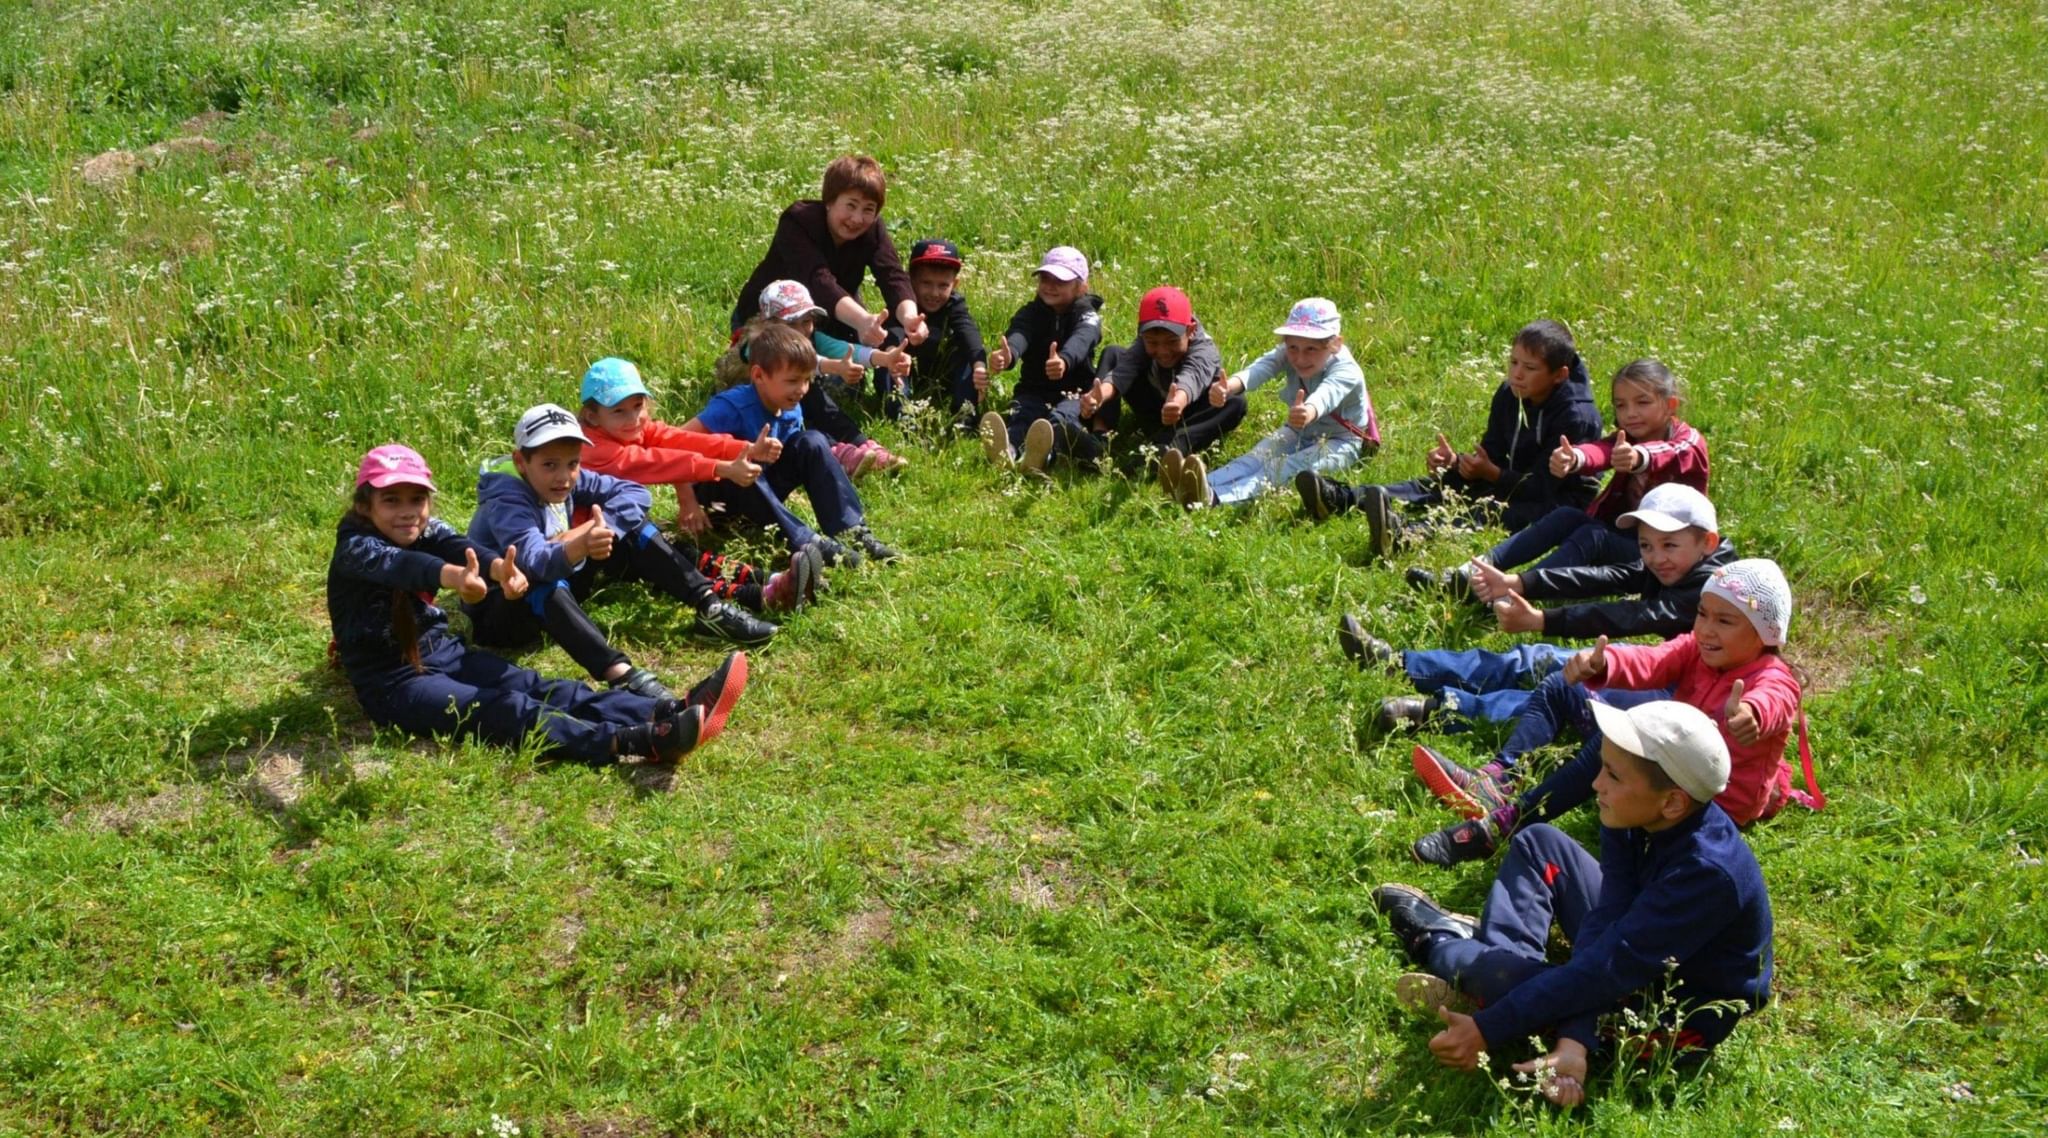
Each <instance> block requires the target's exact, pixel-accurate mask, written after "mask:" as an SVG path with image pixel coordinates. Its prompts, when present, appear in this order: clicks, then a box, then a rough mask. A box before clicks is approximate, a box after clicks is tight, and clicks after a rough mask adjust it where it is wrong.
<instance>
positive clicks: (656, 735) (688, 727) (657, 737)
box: [616, 707, 704, 763]
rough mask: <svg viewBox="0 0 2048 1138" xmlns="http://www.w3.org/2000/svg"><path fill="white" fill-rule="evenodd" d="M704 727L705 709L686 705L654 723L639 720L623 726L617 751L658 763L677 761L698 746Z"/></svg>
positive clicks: (618, 753) (620, 755) (622, 754)
mask: <svg viewBox="0 0 2048 1138" xmlns="http://www.w3.org/2000/svg"><path fill="white" fill-rule="evenodd" d="M703 729H704V709H703V708H701V707H685V708H683V709H682V710H681V711H678V712H675V713H674V714H671V715H666V716H663V717H662V718H660V719H657V720H655V721H654V722H652V723H636V724H634V725H633V726H631V727H622V728H620V729H619V734H618V744H617V751H616V754H617V756H618V757H619V758H625V757H627V756H628V755H638V756H640V757H642V758H648V759H652V760H654V761H655V762H657V763H673V762H675V761H676V760H677V759H680V758H682V757H683V756H684V755H687V754H689V753H690V752H691V751H693V750H696V748H697V737H698V734H699V733H700V732H701V731H702V730H703Z"/></svg>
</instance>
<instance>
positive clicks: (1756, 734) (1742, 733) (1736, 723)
mask: <svg viewBox="0 0 2048 1138" xmlns="http://www.w3.org/2000/svg"><path fill="white" fill-rule="evenodd" d="M1721 722H1722V724H1723V725H1724V726H1726V727H1727V729H1728V737H1729V738H1730V739H1733V740H1735V741H1736V742H1737V743H1740V744H1742V745H1743V746H1745V747H1747V746H1750V745H1751V744H1753V743H1755V742H1756V741H1757V740H1758V739H1761V738H1763V736H1764V731H1763V724H1761V723H1759V722H1757V718H1756V709H1755V708H1753V707H1751V706H1749V705H1748V704H1747V703H1744V702H1743V701H1742V681H1741V680H1737V681H1735V686H1734V687H1733V688H1731V689H1729V692H1728V702H1727V703H1725V704H1723V705H1722V706H1721Z"/></svg>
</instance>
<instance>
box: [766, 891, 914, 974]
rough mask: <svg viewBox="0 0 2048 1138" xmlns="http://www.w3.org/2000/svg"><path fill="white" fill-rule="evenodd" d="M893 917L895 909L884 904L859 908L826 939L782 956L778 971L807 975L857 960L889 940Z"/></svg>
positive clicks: (891, 936) (891, 932)
mask: <svg viewBox="0 0 2048 1138" xmlns="http://www.w3.org/2000/svg"><path fill="white" fill-rule="evenodd" d="M895 919H896V913H895V910H893V909H890V908H889V907H888V906H886V905H876V906H873V907H871V908H867V909H862V910H861V911H860V912H858V913H855V914H854V915H853V916H851V917H848V918H847V919H846V923H845V924H844V925H841V926H840V927H839V932H838V933H837V934H836V935H834V936H833V937H832V938H831V939H830V940H828V941H826V942H825V943H823V944H821V945H818V946H817V947H815V948H812V949H810V950H808V951H803V952H796V953H792V954H791V955H789V956H787V957H785V958H783V961H782V968H781V971H782V972H783V973H784V974H785V975H787V976H810V975H815V974H817V973H819V972H826V971H830V970H832V969H835V968H844V967H846V966H847V965H849V964H855V963H858V962H859V961H861V960H863V959H865V958H866V957H867V955H868V954H869V953H871V952H873V951H874V950H875V948H876V946H877V945H885V944H888V943H889V941H890V940H891V939H892V938H893V937H894V935H895V931H894V929H893V927H892V925H893V922H894V921H895Z"/></svg>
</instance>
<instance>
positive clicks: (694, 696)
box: [688, 652, 747, 746]
mask: <svg viewBox="0 0 2048 1138" xmlns="http://www.w3.org/2000/svg"><path fill="white" fill-rule="evenodd" d="M745 690H747V654H746V653H745V652H732V653H729V654H727V656H726V657H725V660H724V661H723V662H722V663H720V664H719V665H718V667H717V668H715V669H713V670H712V672H711V674H710V675H708V676H705V677H704V678H703V679H701V680H698V681H697V684H696V686H695V687H692V688H691V689H690V695H689V703H688V706H690V707H695V708H700V709H702V710H703V712H704V726H703V729H702V731H700V732H699V734H698V736H697V742H698V745H699V746H701V745H703V744H705V743H709V742H710V741H711V740H713V739H716V738H717V737H718V733H719V732H721V731H723V730H725V721H726V720H727V719H729V718H731V717H732V709H733V705H734V704H737V703H738V702H739V701H740V693H741V692H743V691H745Z"/></svg>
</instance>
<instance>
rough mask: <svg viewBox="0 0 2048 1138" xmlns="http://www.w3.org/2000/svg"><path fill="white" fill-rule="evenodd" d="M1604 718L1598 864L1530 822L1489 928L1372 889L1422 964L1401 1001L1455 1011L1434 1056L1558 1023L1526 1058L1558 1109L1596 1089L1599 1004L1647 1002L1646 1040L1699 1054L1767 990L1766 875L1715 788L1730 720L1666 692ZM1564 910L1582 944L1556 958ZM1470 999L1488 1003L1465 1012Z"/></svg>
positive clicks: (1565, 924) (1408, 890)
mask: <svg viewBox="0 0 2048 1138" xmlns="http://www.w3.org/2000/svg"><path fill="white" fill-rule="evenodd" d="M1593 714H1594V716H1595V718H1596V719H1598V721H1599V724H1600V729H1601V731H1602V733H1603V735H1604V740H1603V742H1602V744H1601V756H1600V759H1601V769H1600V774H1599V776H1598V778H1597V779H1596V780H1595V781H1594V784H1593V787H1594V794H1595V796H1596V798H1597V800H1598V802H1599V805H1600V826H1601V829H1600V857H1599V860H1598V861H1595V860H1594V858H1593V857H1592V855H1590V854H1588V853H1587V852H1586V851H1585V850H1584V849H1581V848H1580V847H1579V845H1578V843H1576V842H1574V841H1572V840H1571V839H1570V838H1568V837H1566V836H1565V835H1564V833H1563V832H1562V831H1559V830H1557V829H1555V828H1554V827H1551V826H1549V825H1543V824H1538V825H1535V826H1530V827H1528V828H1526V829H1523V830H1519V831H1517V832H1516V834H1515V836H1514V839H1513V840H1512V842H1511V844H1510V849H1509V853H1508V856H1507V857H1506V859H1504V860H1503V861H1502V863H1501V867H1500V873H1499V874H1498V875H1497V876H1496V877H1495V878H1494V881H1493V885H1492V887H1491V888H1490V889H1489V890H1488V891H1487V897H1486V907H1485V909H1484V910H1482V911H1481V914H1480V917H1479V921H1478V924H1477V927H1476V928H1475V927H1473V925H1472V924H1471V923H1470V922H1469V919H1467V918H1462V917H1458V916H1456V915H1454V914H1451V913H1446V912H1445V911H1444V910H1442V909H1441V908H1439V907H1438V906H1437V905H1436V903H1435V902H1433V901H1431V900H1430V899H1429V897H1428V895H1426V894H1424V893H1423V892H1422V891H1421V890H1419V889H1416V888H1414V887H1412V886H1407V885H1382V886H1380V887H1379V888H1378V889H1377V890H1375V891H1374V893H1373V903H1374V904H1375V905H1376V906H1377V907H1378V908H1379V909H1380V911H1381V912H1384V913H1385V914H1387V920H1388V923H1389V924H1390V925H1391V926H1392V928H1393V931H1394V935H1395V937H1396V938H1398V939H1399V940H1400V941H1401V945H1402V947H1403V948H1405V949H1406V950H1407V952H1408V955H1409V958H1410V959H1412V960H1414V961H1415V962H1416V963H1417V964H1419V965H1421V966H1422V967H1423V968H1424V969H1425V970H1426V971H1424V972H1421V973H1411V974H1409V975H1406V976H1403V977H1402V978H1401V980H1400V982H1399V984H1398V985H1397V987H1396V998H1397V999H1399V1000H1400V1001H1401V1002H1402V1003H1404V1004H1406V1005H1408V1006H1409V1007H1410V1008H1412V1009H1414V1010H1417V1011H1421V1012H1423V1013H1425V1014H1429V1013H1434V1014H1435V1015H1436V1016H1437V1017H1438V1018H1439V1019H1441V1020H1442V1021H1443V1024H1444V1027H1443V1030H1441V1031H1439V1032H1437V1033H1436V1035H1435V1036H1433V1037H1432V1038H1431V1039H1430V1041H1429V1049H1430V1051H1431V1052H1432V1053H1433V1054H1434V1055H1435V1056H1436V1058H1437V1061H1438V1062H1440V1063H1442V1064H1443V1065H1445V1066H1447V1067H1452V1068H1455V1069H1458V1070H1465V1071H1469V1070H1474V1069H1476V1068H1477V1067H1478V1065H1479V1056H1480V1054H1481V1053H1491V1054H1500V1053H1501V1051H1502V1049H1504V1048H1506V1047H1510V1046H1514V1045H1516V1044H1517V1043H1519V1042H1520V1041H1521V1040H1524V1039H1527V1038H1529V1037H1530V1036H1532V1035H1537V1034H1539V1033H1540V1034H1544V1035H1548V1036H1550V1037H1553V1038H1554V1039H1555V1041H1556V1042H1555V1043H1554V1044H1553V1045H1552V1048H1551V1050H1550V1052H1549V1053H1548V1054H1546V1055H1543V1056H1541V1057H1540V1058H1537V1059H1533V1060H1530V1061H1528V1062H1526V1063H1520V1064H1517V1065H1516V1067H1515V1069H1516V1070H1518V1071H1522V1072H1525V1073H1531V1074H1537V1075H1539V1076H1541V1077H1543V1086H1544V1088H1545V1094H1547V1095H1548V1096H1549V1097H1550V1099H1551V1101H1552V1102H1555V1103H1557V1104H1558V1105H1560V1106H1573V1105H1576V1104H1577V1103H1579V1102H1580V1101H1581V1100H1582V1099H1583V1098H1584V1096H1585V1079H1586V1068H1587V1058H1588V1056H1589V1055H1590V1054H1591V1053H1592V1052H1593V1051H1594V1050H1595V1049H1596V1048H1597V1047H1598V1046H1599V1044H1600V1043H1601V1041H1602V1038H1603V1036H1602V1034H1601V1033H1600V1032H1599V1030H1598V1024H1597V1021H1598V1019H1599V1018H1600V1017H1601V1016H1603V1015H1606V1014H1608V1013H1612V1012H1617V1011H1620V1010H1622V1009H1623V1008H1631V1009H1635V1010H1639V1011H1643V1012H1644V1013H1645V1014H1646V1015H1652V1016H1654V1017H1655V1019H1656V1026H1655V1027H1654V1029H1653V1030H1652V1032H1651V1035H1650V1037H1649V1040H1648V1042H1650V1043H1655V1044H1658V1045H1663V1046H1669V1047H1671V1048H1672V1049H1673V1050H1674V1051H1676V1052H1679V1053H1680V1059H1681V1061H1684V1062H1697V1061H1700V1060H1703V1059H1704V1058H1705V1057H1706V1055H1707V1054H1708V1053H1710V1052H1711V1050H1712V1049H1713V1047H1714V1046H1715V1045H1716V1044H1718V1043H1720V1042H1721V1041H1722V1040H1723V1039H1725V1038H1727V1037H1728V1034H1729V1033H1730V1032H1732V1031H1734V1030H1735V1025H1736V1023H1737V1021H1738V1020H1739V1019H1740V1018H1741V1017H1742V1015H1744V1014H1746V1013H1747V1012H1751V1011H1757V1010H1760V1009H1761V1008H1762V1007H1763V1006H1764V1004H1766V1003H1767V1002H1769V1000H1770V994H1771V974H1772V960H1771V903H1770V897H1769V896H1768V894H1767V893H1766V891H1765V888H1764V878H1763V871H1762V870H1761V869H1759V868H1758V867H1757V862H1756V856H1755V855H1754V854H1753V853H1751V852H1750V849H1749V846H1748V844H1747V843H1745V842H1744V841H1743V840H1742V835H1741V834H1740V833H1739V832H1738V831H1737V830H1736V828H1735V823H1734V821H1733V820H1732V819H1730V818H1729V817H1728V815H1727V814H1726V813H1725V812H1724V811H1723V810H1722V809H1721V807H1720V806H1718V805H1716V804H1715V803H1714V801H1713V800H1714V796H1715V795H1717V794H1720V793H1721V791H1722V790H1724V789H1725V788H1726V787H1727V784H1728V769H1729V757H1728V747H1727V744H1726V743H1724V742H1723V741H1722V739H1721V733H1720V730H1719V729H1718V728H1717V727H1716V726H1715V725H1714V721H1713V720H1712V719H1709V718H1708V717H1707V715H1706V713H1705V712H1702V711H1700V710H1699V709H1698V708H1696V707H1693V706H1691V705H1690V704H1684V703H1678V702H1676V701H1671V700H1659V701H1656V702H1652V703H1643V704H1638V705H1636V706H1635V707H1632V708H1629V709H1628V710H1626V711H1624V710H1622V709H1620V708H1615V707H1610V706H1608V705H1606V704H1604V703H1600V702H1598V701H1595V702H1594V703H1593ZM1553 921H1554V922H1555V923H1556V924H1557V925H1558V927H1559V928H1560V929H1561V930H1562V931H1563V933H1564V935H1565V938H1566V939H1567V940H1568V941H1570V943H1571V957H1570V959H1569V960H1568V961H1566V962H1565V963H1563V964H1558V965H1552V964H1550V963H1549V962H1548V960H1547V959H1546V945H1547V944H1548V943H1549V940H1550V926H1551V924H1552V922H1553ZM1461 996H1463V997H1470V998H1471V999H1472V1000H1475V1001H1477V1002H1478V1003H1479V1004H1480V1005H1481V1007H1480V1008H1479V1010H1478V1011H1476V1012H1474V1013H1473V1014H1470V1015H1467V1014H1465V1013H1463V1012H1461V1011H1457V1010H1454V1008H1453V1005H1454V1004H1457V1003H1460V1002H1462V1001H1461V1000H1460V997H1461ZM1646 996H1647V997H1649V998H1647V999H1646V998H1645V997H1646ZM1608 1038H1611V1036H1609V1037H1608Z"/></svg>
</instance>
